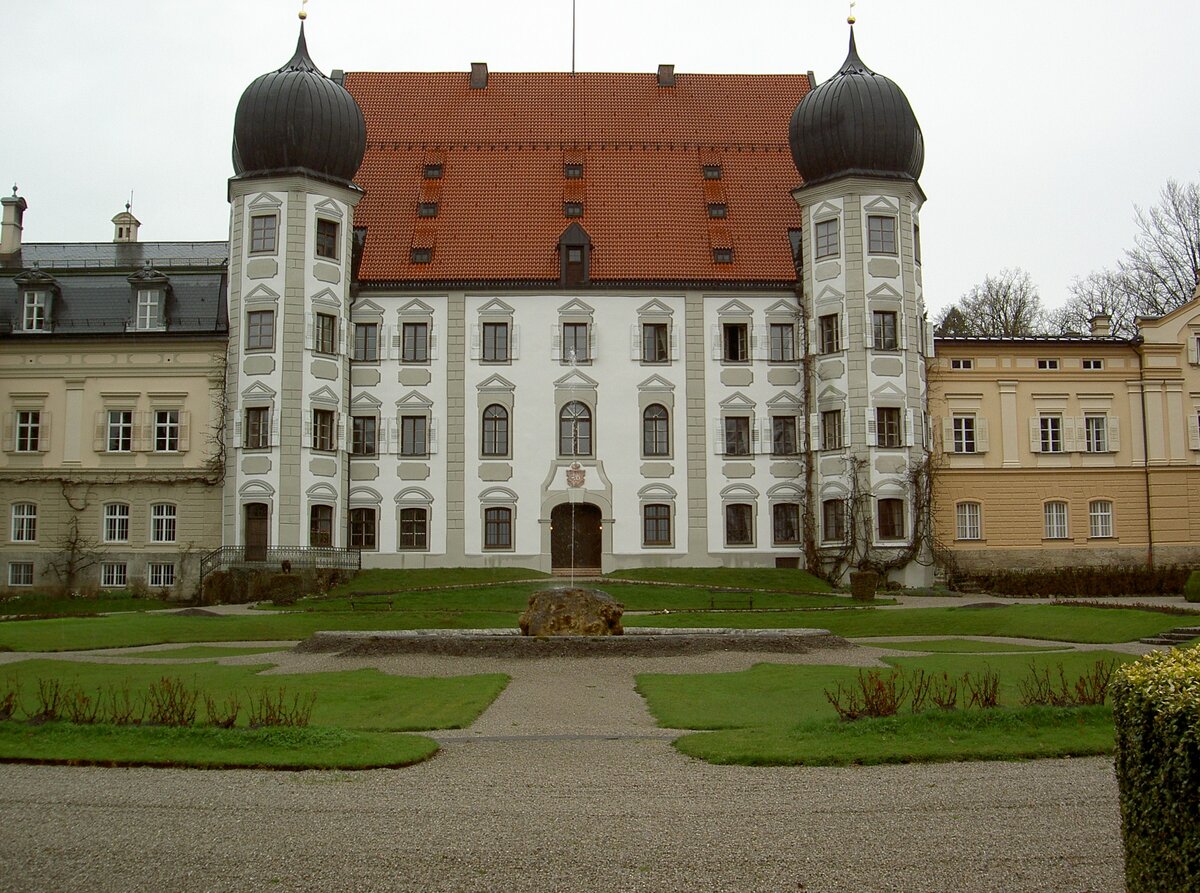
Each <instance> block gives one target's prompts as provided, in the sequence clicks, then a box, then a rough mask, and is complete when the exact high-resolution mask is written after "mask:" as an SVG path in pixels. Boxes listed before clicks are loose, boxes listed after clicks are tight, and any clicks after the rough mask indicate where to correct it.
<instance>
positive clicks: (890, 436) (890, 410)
mask: <svg viewBox="0 0 1200 893" xmlns="http://www.w3.org/2000/svg"><path fill="white" fill-rule="evenodd" d="M875 444H876V445H877V446H881V447H887V448H889V449H895V448H896V447H901V446H904V440H903V437H902V435H901V431H900V410H899V408H898V407H895V406H880V407H877V408H876V409H875Z"/></svg>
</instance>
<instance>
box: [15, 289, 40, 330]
mask: <svg viewBox="0 0 1200 893" xmlns="http://www.w3.org/2000/svg"><path fill="white" fill-rule="evenodd" d="M24 309H25V312H24V315H23V316H22V320H21V322H22V326H21V328H22V329H23V330H24V331H26V332H44V331H46V293H45V292H44V291H27V292H25V308H24Z"/></svg>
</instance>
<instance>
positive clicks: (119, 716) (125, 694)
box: [104, 683, 146, 726]
mask: <svg viewBox="0 0 1200 893" xmlns="http://www.w3.org/2000/svg"><path fill="white" fill-rule="evenodd" d="M104 700H105V706H106V708H107V715H106V719H107V720H108V721H109V722H110V723H112V724H113V725H117V726H133V725H139V724H140V723H141V721H142V719H143V718H144V717H145V715H146V699H145V698H139V697H137V696H136V695H134V694H133V692H131V691H130V690H129V684H128V683H125V684H124V685H122V686H121V687H119V688H118V687H117V686H115V685H110V686H109V687H108V690H107V691H106V692H105V699H104Z"/></svg>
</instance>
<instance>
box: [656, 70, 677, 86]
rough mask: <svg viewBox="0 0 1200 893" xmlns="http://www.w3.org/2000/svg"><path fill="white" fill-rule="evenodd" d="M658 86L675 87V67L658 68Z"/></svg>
mask: <svg viewBox="0 0 1200 893" xmlns="http://www.w3.org/2000/svg"><path fill="white" fill-rule="evenodd" d="M658 85H659V86H660V87H674V86H675V66H674V65H660V66H658Z"/></svg>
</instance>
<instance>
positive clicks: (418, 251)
mask: <svg viewBox="0 0 1200 893" xmlns="http://www.w3.org/2000/svg"><path fill="white" fill-rule="evenodd" d="M408 259H409V260H410V261H412V262H413V263H414V264H427V263H429V262H430V261H432V260H433V249H432V248H413V249H412V250H411V251H409V253H408Z"/></svg>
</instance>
